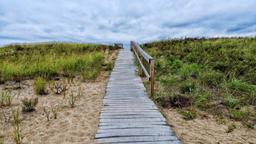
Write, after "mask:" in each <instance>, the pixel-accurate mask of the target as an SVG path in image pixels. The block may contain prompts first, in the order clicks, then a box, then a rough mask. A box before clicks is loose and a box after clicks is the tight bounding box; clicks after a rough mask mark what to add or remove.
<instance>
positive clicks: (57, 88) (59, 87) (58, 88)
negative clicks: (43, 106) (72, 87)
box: [53, 81, 68, 95]
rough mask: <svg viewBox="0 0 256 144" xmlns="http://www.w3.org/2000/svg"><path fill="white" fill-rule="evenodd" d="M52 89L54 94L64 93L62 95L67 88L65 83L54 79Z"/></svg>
mask: <svg viewBox="0 0 256 144" xmlns="http://www.w3.org/2000/svg"><path fill="white" fill-rule="evenodd" d="M53 90H54V93H55V94H62V93H64V95H65V93H66V91H67V90H68V86H67V83H66V82H60V81H56V82H54V86H53Z"/></svg>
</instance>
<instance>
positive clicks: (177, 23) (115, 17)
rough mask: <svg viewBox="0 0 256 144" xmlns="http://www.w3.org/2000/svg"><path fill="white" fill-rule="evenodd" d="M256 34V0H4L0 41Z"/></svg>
mask: <svg viewBox="0 0 256 144" xmlns="http://www.w3.org/2000/svg"><path fill="white" fill-rule="evenodd" d="M255 35H256V0H0V46H1V45H6V44H11V43H26V42H48V41H63V42H81V43H114V42H123V43H128V42H129V41H130V40H135V41H138V42H140V43H142V42H149V41H154V40H163V39H171V38H184V37H217V36H222V37H223V36H255Z"/></svg>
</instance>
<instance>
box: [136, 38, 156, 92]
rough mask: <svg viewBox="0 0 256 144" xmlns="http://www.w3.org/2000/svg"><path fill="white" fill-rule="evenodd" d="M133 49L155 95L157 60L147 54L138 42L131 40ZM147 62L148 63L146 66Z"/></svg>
mask: <svg viewBox="0 0 256 144" xmlns="http://www.w3.org/2000/svg"><path fill="white" fill-rule="evenodd" d="M131 49H132V51H133V52H134V55H135V56H136V58H137V60H138V62H139V64H140V67H141V69H142V71H143V73H144V75H145V76H146V77H147V78H148V80H149V81H150V94H151V96H153V95H154V90H155V89H154V71H155V70H154V63H155V60H154V59H153V58H152V57H151V56H150V55H149V54H147V53H146V52H145V51H144V50H143V49H142V48H141V47H140V46H139V45H138V44H137V43H136V42H134V41H131ZM145 64H148V66H147V67H146V66H145Z"/></svg>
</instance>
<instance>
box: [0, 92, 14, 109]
mask: <svg viewBox="0 0 256 144" xmlns="http://www.w3.org/2000/svg"><path fill="white" fill-rule="evenodd" d="M11 104H12V95H11V93H10V92H8V91H3V92H1V93H0V107H5V106H10V105H11Z"/></svg>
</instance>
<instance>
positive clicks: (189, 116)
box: [179, 108, 197, 120]
mask: <svg viewBox="0 0 256 144" xmlns="http://www.w3.org/2000/svg"><path fill="white" fill-rule="evenodd" d="M179 113H180V114H182V115H183V118H184V119H185V120H193V119H195V118H196V117H197V112H196V110H195V109H194V108H188V109H180V110H179Z"/></svg>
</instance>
